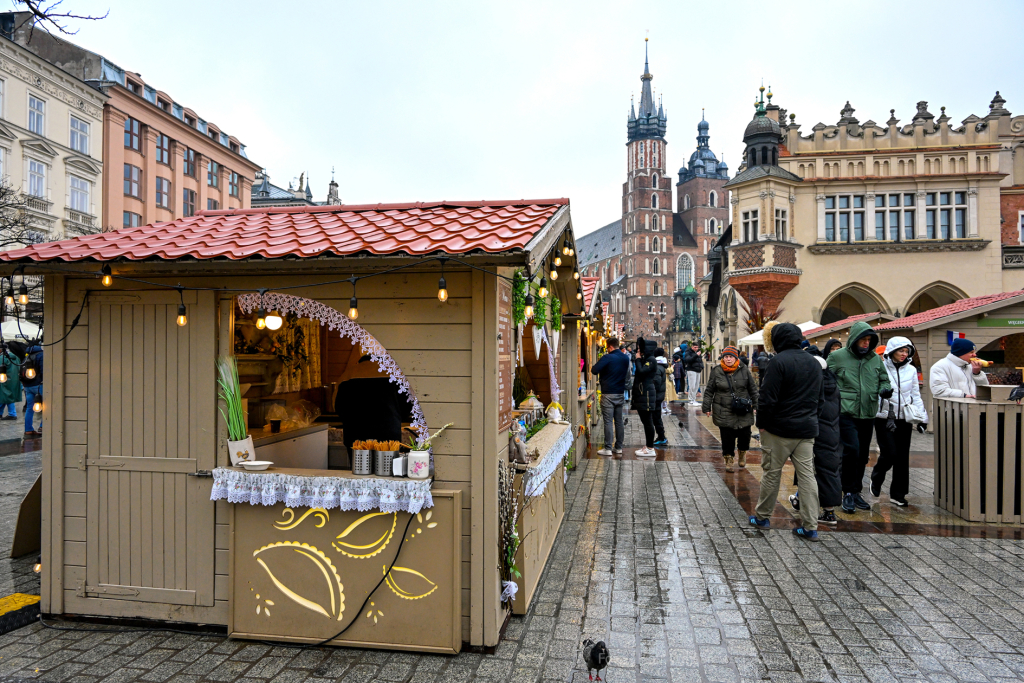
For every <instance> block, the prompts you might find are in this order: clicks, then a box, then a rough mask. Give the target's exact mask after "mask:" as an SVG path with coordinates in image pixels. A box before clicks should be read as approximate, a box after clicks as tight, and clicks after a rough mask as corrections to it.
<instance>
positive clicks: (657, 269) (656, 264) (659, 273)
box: [654, 259, 661, 275]
mask: <svg viewBox="0 0 1024 683" xmlns="http://www.w3.org/2000/svg"><path fill="white" fill-rule="evenodd" d="M658 264H659V261H658V259H654V274H655V275H661V272H660V271H661V268H659V267H658Z"/></svg>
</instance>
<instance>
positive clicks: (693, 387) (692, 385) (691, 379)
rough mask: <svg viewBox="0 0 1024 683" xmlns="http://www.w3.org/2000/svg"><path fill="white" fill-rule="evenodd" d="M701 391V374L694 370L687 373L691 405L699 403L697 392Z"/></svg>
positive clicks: (687, 386)
mask: <svg viewBox="0 0 1024 683" xmlns="http://www.w3.org/2000/svg"><path fill="white" fill-rule="evenodd" d="M699 390H700V373H699V372H694V371H693V370H687V371H686V393H687V394H689V395H690V403H696V402H697V392H698V391H699Z"/></svg>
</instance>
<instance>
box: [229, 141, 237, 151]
mask: <svg viewBox="0 0 1024 683" xmlns="http://www.w3.org/2000/svg"><path fill="white" fill-rule="evenodd" d="M228 148H229V149H230V150H231V151H232V152H234V153H235V154H238V143H237V142H229V143H228Z"/></svg>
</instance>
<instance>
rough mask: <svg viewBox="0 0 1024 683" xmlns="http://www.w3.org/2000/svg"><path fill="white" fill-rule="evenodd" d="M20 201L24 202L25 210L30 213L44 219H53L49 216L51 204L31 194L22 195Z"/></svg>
mask: <svg viewBox="0 0 1024 683" xmlns="http://www.w3.org/2000/svg"><path fill="white" fill-rule="evenodd" d="M22 199H24V200H25V208H26V209H28V210H29V211H31V212H32V213H37V214H42V215H43V216H44V217H46V218H53V216H51V215H50V207H51V206H53V202H51V201H49V200H47V199H44V198H43V197H37V196H35V195H32V194H25V195H22Z"/></svg>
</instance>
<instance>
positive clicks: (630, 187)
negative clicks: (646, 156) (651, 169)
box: [629, 178, 633, 192]
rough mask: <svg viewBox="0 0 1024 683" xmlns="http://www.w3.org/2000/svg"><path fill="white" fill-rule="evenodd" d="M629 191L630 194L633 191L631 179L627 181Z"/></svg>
mask: <svg viewBox="0 0 1024 683" xmlns="http://www.w3.org/2000/svg"><path fill="white" fill-rule="evenodd" d="M629 191H630V192H632V191H633V179H632V178H630V179H629Z"/></svg>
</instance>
